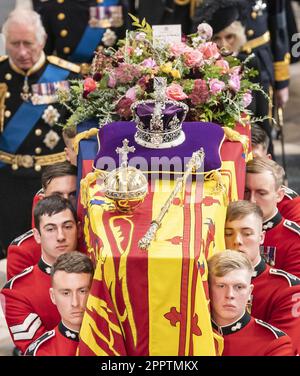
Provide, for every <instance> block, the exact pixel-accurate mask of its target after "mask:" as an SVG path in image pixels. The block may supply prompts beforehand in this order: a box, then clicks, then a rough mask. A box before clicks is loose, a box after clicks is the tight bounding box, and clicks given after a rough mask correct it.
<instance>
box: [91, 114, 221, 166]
mask: <svg viewBox="0 0 300 376" xmlns="http://www.w3.org/2000/svg"><path fill="white" fill-rule="evenodd" d="M182 128H183V130H184V132H185V136H186V137H185V140H184V142H183V143H181V144H180V145H178V146H175V147H172V148H168V149H149V148H145V147H143V146H141V145H139V144H138V143H136V141H135V137H134V136H135V131H136V125H135V122H133V121H130V122H121V121H120V122H113V123H109V124H106V125H105V126H104V127H102V128H100V129H99V133H98V142H99V145H98V147H99V149H98V153H97V156H96V158H95V160H94V166H95V167H96V168H97V169H99V170H103V169H105V170H108V171H111V170H113V169H114V168H116V167H118V166H119V157H118V154H116V152H115V150H116V148H117V147H120V146H121V145H122V141H123V140H124V139H125V138H127V140H128V141H129V145H131V146H134V147H135V152H134V153H130V154H129V155H128V159H129V165H134V166H136V164H135V163H136V161H137V158H138V157H140V156H141V157H143V158H144V159H145V161H146V162H147V166H146V168H145V167H144V166H143V165H141V166H140V168H141V170H142V171H145V170H148V171H151V163H152V161H153V158H163V157H167V158H169V159H172V158H173V157H179V158H181V159H182V170H181V171H178V172H183V171H184V169H185V163H186V158H190V157H191V156H192V154H193V152H195V151H197V150H199V149H200V148H201V147H203V149H204V152H205V159H204V171H205V172H208V171H211V170H217V169H219V168H220V167H221V163H222V161H221V156H220V149H221V146H222V143H223V141H224V130H223V128H222V127H220V126H219V125H217V124H214V123H205V122H184V123H183V125H182ZM107 158H108V159H110V158H111V160H113V161H114V165H106V163H105V161H106V160H107Z"/></svg>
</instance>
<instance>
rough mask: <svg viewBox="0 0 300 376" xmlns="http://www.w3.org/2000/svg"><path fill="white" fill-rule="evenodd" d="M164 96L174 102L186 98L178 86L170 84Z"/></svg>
mask: <svg viewBox="0 0 300 376" xmlns="http://www.w3.org/2000/svg"><path fill="white" fill-rule="evenodd" d="M166 96H167V98H169V99H174V100H175V101H181V100H183V99H186V98H187V97H188V96H187V95H186V94H185V93H184V91H183V89H182V87H181V86H180V85H179V84H171V85H170V86H168V87H167V89H166Z"/></svg>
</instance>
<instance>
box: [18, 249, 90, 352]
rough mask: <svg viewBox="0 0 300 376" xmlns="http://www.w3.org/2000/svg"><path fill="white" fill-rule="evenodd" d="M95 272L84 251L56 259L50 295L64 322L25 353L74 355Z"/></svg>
mask: <svg viewBox="0 0 300 376" xmlns="http://www.w3.org/2000/svg"><path fill="white" fill-rule="evenodd" d="M93 274H94V265H93V263H92V261H91V260H90V259H89V258H88V257H87V256H86V255H84V254H82V253H79V252H71V253H65V254H63V255H61V256H59V257H58V258H57V260H56V262H55V263H54V264H53V266H52V269H51V276H52V287H51V289H50V296H51V300H52V302H53V303H54V304H55V305H56V306H57V309H58V311H59V313H60V315H61V322H60V323H59V325H58V326H57V327H56V328H55V329H53V330H51V331H48V332H47V333H45V334H43V335H42V336H41V337H39V338H38V339H37V340H36V341H34V342H33V343H32V344H31V345H30V346H29V347H28V349H27V350H26V352H25V355H34V356H41V355H64V356H66V355H69V356H71V355H75V353H76V349H77V345H78V341H79V335H78V334H79V330H80V327H81V323H82V318H83V314H84V311H85V306H86V302H87V298H88V294H89V291H90V287H91V284H92V279H93Z"/></svg>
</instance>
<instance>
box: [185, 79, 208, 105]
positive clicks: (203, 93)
mask: <svg viewBox="0 0 300 376" xmlns="http://www.w3.org/2000/svg"><path fill="white" fill-rule="evenodd" d="M189 98H190V100H191V102H192V104H193V105H194V106H197V105H198V104H202V103H205V102H206V101H207V100H208V98H209V90H208V87H207V84H206V81H205V80H201V79H197V80H195V81H194V87H193V91H192V92H191V94H190V95H189Z"/></svg>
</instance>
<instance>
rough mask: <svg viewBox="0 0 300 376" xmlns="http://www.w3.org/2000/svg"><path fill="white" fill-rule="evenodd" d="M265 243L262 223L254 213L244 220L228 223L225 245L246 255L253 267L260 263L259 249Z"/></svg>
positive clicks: (226, 224)
mask: <svg viewBox="0 0 300 376" xmlns="http://www.w3.org/2000/svg"><path fill="white" fill-rule="evenodd" d="M263 241H264V232H263V231H262V221H261V220H260V219H259V218H258V217H257V216H256V215H255V214H253V213H251V214H248V215H245V217H244V218H239V219H235V220H233V221H226V223H225V244H226V248H227V249H232V250H235V251H239V252H242V253H244V254H245V255H246V256H247V257H248V258H249V260H250V261H251V263H252V265H256V264H257V263H258V262H259V261H260V250H259V247H260V245H261V244H262V243H263Z"/></svg>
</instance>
